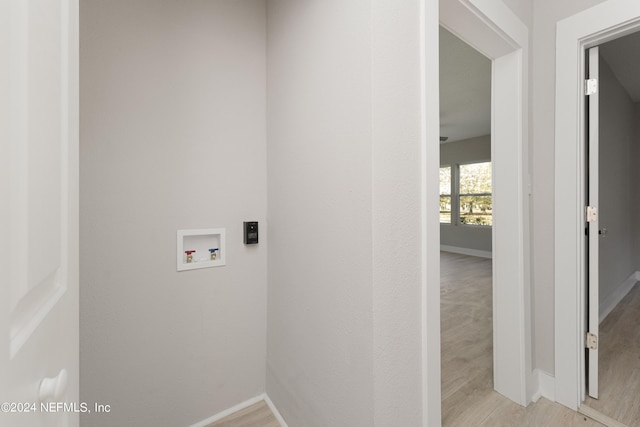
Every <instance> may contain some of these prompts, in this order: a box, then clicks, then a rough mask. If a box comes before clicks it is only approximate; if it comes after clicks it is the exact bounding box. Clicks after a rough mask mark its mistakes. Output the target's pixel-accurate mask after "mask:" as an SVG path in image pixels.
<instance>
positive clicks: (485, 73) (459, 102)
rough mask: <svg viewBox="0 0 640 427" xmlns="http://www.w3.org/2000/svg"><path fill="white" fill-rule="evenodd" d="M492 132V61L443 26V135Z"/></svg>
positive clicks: (453, 137) (457, 137) (456, 138)
mask: <svg viewBox="0 0 640 427" xmlns="http://www.w3.org/2000/svg"><path fill="white" fill-rule="evenodd" d="M490 133H491V61H490V60H489V59H488V58H487V57H485V56H483V55H482V54H480V53H479V52H478V51H476V50H475V49H473V48H472V47H471V46H469V45H468V44H466V43H465V42H463V41H462V40H460V39H459V38H457V37H456V36H454V35H453V34H452V33H450V32H449V31H447V30H446V29H444V28H442V27H440V136H441V137H448V140H447V142H452V141H459V140H462V139H468V138H473V137H476V136H482V135H489V134H490Z"/></svg>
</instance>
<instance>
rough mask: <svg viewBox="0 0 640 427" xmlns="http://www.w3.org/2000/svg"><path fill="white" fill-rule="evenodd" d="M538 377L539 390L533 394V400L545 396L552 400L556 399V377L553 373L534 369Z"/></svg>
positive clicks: (535, 400)
mask: <svg viewBox="0 0 640 427" xmlns="http://www.w3.org/2000/svg"><path fill="white" fill-rule="evenodd" d="M533 373H534V375H535V376H536V377H537V379H538V392H537V393H535V394H534V395H533V398H532V400H533V401H534V402H537V401H538V399H540V398H541V397H544V398H545V399H547V400H550V401H552V402H555V401H556V379H555V377H554V376H553V375H551V374H548V373H546V372H544V371H541V370H540V369H535V370H534V371H533Z"/></svg>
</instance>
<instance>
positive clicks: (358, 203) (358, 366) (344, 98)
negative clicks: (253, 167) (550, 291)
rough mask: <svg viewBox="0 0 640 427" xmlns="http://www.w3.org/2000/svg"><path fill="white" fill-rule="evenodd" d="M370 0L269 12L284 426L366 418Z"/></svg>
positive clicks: (274, 309)
mask: <svg viewBox="0 0 640 427" xmlns="http://www.w3.org/2000/svg"><path fill="white" fill-rule="evenodd" d="M369 9H370V6H369V4H368V3H367V2H366V1H360V0H359V1H350V2H344V1H342V0H330V1H304V2H300V1H297V0H272V1H269V8H268V29H269V34H268V40H269V45H268V50H269V59H268V64H269V66H268V75H269V84H268V87H269V103H268V111H269V115H268V120H269V132H268V139H269V143H268V171H269V179H268V183H269V193H268V194H269V211H268V212H269V214H268V215H269V234H270V236H271V241H270V245H269V298H268V316H269V328H268V351H267V393H268V394H269V396H270V398H271V399H272V400H273V401H274V403H275V404H276V406H277V407H278V408H279V410H280V412H281V413H282V415H283V416H284V418H285V420H286V421H287V422H288V423H289V425H291V426H308V427H313V426H318V427H319V426H336V427H339V426H354V427H355V426H363V427H364V426H372V425H374V424H373V415H374V414H373V396H372V393H373V361H372V350H373V330H372V327H373V326H372V321H373V320H372V317H373V313H372V291H371V281H372V265H371V263H372V260H371V258H372V224H371V215H372V214H371V203H372V185H371V174H372V160H371V157H372V153H371V117H370V116H371V69H370V51H371V49H370V40H369V39H370V34H369V25H370V17H369Z"/></svg>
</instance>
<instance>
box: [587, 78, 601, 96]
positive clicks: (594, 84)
mask: <svg viewBox="0 0 640 427" xmlns="http://www.w3.org/2000/svg"><path fill="white" fill-rule="evenodd" d="M594 93H598V79H587V80H585V81H584V94H585V95H587V96H589V95H593V94H594Z"/></svg>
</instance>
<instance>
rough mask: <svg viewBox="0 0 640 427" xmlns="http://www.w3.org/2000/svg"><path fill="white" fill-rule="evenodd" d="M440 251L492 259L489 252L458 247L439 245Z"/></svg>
mask: <svg viewBox="0 0 640 427" xmlns="http://www.w3.org/2000/svg"><path fill="white" fill-rule="evenodd" d="M440 250H441V251H444V252H453V253H454V254H462V255H469V256H477V257H480V258H493V254H492V253H491V251H481V250H479V249H469V248H460V247H458V246H448V245H440Z"/></svg>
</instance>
